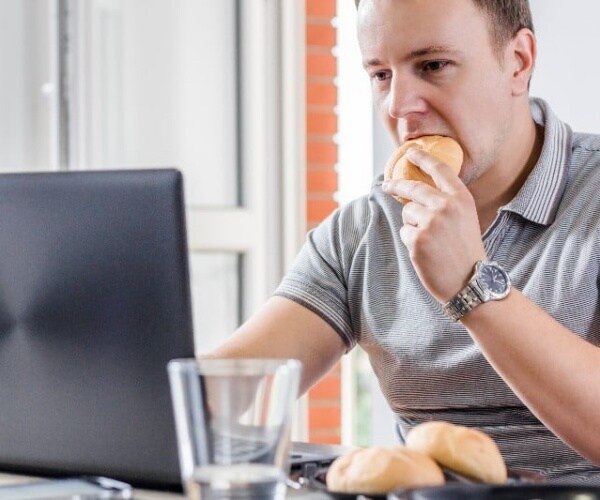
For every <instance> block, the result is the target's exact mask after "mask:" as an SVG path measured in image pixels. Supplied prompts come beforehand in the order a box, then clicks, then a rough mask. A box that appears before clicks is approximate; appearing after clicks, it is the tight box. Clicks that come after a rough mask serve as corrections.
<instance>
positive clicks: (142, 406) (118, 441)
mask: <svg viewBox="0 0 600 500" xmlns="http://www.w3.org/2000/svg"><path fill="white" fill-rule="evenodd" d="M182 184H183V180H182V175H181V173H180V172H178V171H177V170H175V169H155V170H110V171H108V170H107V171H74V172H47V173H20V174H1V175H0V470H2V471H7V472H15V473H21V474H28V475H38V476H39V475H42V476H45V475H47V476H54V477H57V476H72V475H93V476H96V475H97V476H107V477H110V478H114V479H117V480H122V481H126V482H128V483H130V484H132V485H135V486H139V487H148V488H158V489H168V490H171V489H172V490H181V477H180V474H179V464H178V457H177V444H176V436H175V426H174V419H173V413H172V406H171V399H170V391H169V383H168V377H167V370H166V366H167V362H168V361H169V360H171V359H174V358H185V357H193V355H194V345H193V328H192V313H191V310H192V308H191V300H190V284H189V272H188V255H187V244H186V225H185V210H184V201H183V189H182Z"/></svg>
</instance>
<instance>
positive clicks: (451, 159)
mask: <svg viewBox="0 0 600 500" xmlns="http://www.w3.org/2000/svg"><path fill="white" fill-rule="evenodd" d="M413 147H414V148H417V149H422V150H423V151H426V152H427V153H429V154H431V155H433V156H435V157H436V158H437V159H438V160H440V161H442V162H444V163H446V164H447V165H449V166H450V167H452V168H453V169H454V171H455V172H456V175H458V173H459V172H460V167H461V166H462V162H463V150H462V148H461V147H460V145H459V144H458V142H456V141H455V140H454V139H452V138H450V137H445V136H443V135H424V136H422V137H419V138H418V139H412V140H410V141H406V142H405V143H404V144H402V146H400V147H399V148H398V149H397V150H396V151H395V152H394V153H393V154H392V156H391V157H390V159H389V160H388V162H387V165H386V167H385V172H384V180H386V181H389V180H394V179H408V180H414V181H422V182H425V183H427V184H429V185H430V186H433V187H435V183H434V182H433V179H432V178H431V176H430V175H429V174H426V173H425V172H423V171H422V170H421V169H420V168H419V167H417V166H416V165H415V164H414V163H411V162H410V161H408V160H407V159H406V158H405V157H404V155H405V154H406V152H407V151H408V150H409V149H410V148H413ZM394 198H396V199H397V200H398V201H399V202H401V203H406V202H407V201H408V200H406V199H404V198H400V197H398V196H394Z"/></svg>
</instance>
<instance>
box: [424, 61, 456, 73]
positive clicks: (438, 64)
mask: <svg viewBox="0 0 600 500" xmlns="http://www.w3.org/2000/svg"><path fill="white" fill-rule="evenodd" d="M448 64H450V61H427V62H426V63H423V65H422V66H421V70H422V71H424V72H426V73H431V72H435V71H440V70H442V69H444V68H445V67H446V66H447V65H448Z"/></svg>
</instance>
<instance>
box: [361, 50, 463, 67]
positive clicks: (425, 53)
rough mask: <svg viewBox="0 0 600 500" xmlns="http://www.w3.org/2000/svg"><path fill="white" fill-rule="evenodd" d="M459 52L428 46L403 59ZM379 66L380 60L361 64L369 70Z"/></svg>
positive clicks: (410, 53) (375, 59) (370, 60)
mask: <svg viewBox="0 0 600 500" xmlns="http://www.w3.org/2000/svg"><path fill="white" fill-rule="evenodd" d="M459 52H460V51H459V50H458V49H456V48H454V47H451V46H449V45H430V46H428V47H423V48H422V49H417V50H413V51H412V52H409V53H408V55H407V56H406V58H405V59H407V60H410V59H417V58H419V57H423V56H431V55H439V54H458V53H459ZM381 65H382V62H381V60H379V59H377V58H374V59H367V60H366V61H365V62H364V63H363V66H364V67H365V68H370V67H373V66H381Z"/></svg>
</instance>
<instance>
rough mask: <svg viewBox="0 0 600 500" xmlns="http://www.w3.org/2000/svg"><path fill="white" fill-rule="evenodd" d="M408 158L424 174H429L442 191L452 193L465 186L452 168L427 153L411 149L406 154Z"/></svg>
mask: <svg viewBox="0 0 600 500" xmlns="http://www.w3.org/2000/svg"><path fill="white" fill-rule="evenodd" d="M406 157H407V158H408V159H409V160H410V161H411V162H412V163H414V164H415V165H416V166H417V167H419V168H420V169H421V170H423V172H425V173H426V174H429V175H430V176H431V178H432V179H433V182H434V183H435V185H436V186H437V187H438V188H439V189H440V190H441V191H444V192H446V193H452V192H454V191H456V190H457V189H460V188H461V187H462V186H463V184H462V181H461V180H460V179H459V178H458V176H457V175H456V173H455V171H454V169H453V168H452V167H450V166H449V165H447V164H446V163H444V162H442V161H440V160H438V159H437V158H436V157H434V156H432V155H430V154H428V153H426V152H425V151H422V150H420V149H417V148H410V149H409V150H408V151H407V152H406Z"/></svg>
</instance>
